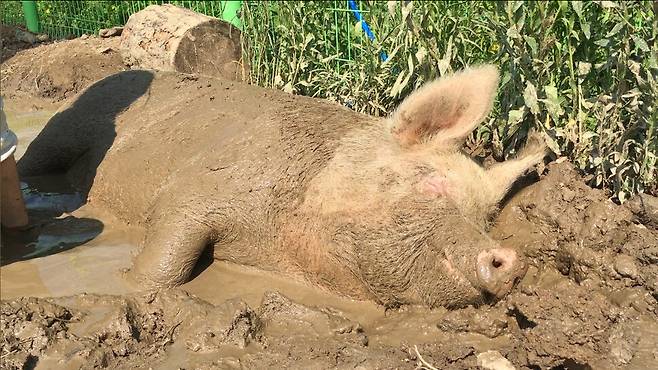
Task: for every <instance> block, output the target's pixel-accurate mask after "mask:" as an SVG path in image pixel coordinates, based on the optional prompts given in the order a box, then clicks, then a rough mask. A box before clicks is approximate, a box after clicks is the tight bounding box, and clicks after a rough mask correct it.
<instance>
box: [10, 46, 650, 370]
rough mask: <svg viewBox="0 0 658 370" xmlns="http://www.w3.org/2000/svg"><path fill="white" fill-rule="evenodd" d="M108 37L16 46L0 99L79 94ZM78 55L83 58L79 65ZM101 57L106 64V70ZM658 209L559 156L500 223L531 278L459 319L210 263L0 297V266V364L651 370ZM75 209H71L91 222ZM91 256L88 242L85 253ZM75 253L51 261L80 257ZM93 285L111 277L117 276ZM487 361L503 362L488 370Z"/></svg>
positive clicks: (496, 228)
mask: <svg viewBox="0 0 658 370" xmlns="http://www.w3.org/2000/svg"><path fill="white" fill-rule="evenodd" d="M105 42H112V39H110V40H109V41H107V40H100V39H93V40H92V39H88V40H79V39H78V40H73V41H68V42H62V43H56V44H52V45H42V46H39V47H36V48H34V49H29V50H24V51H22V52H19V53H18V54H17V55H16V56H15V57H14V58H11V59H10V60H8V61H7V63H6V65H7V66H12V68H13V71H24V74H23V75H21V74H17V76H24V77H22V78H18V77H16V76H14V73H12V74H11V76H14V77H11V76H10V75H9V74H5V68H6V67H5V65H3V66H2V69H3V94H9V95H10V96H12V97H13V96H17V95H18V94H19V93H20V94H26V96H27V95H28V94H33V96H35V97H37V98H44V97H46V98H49V99H63V98H65V97H67V96H69V95H67V94H73V93H75V92H76V91H79V90H80V89H81V88H82V87H84V86H86V85H89V84H90V82H92V81H93V79H92V78H91V77H92V75H91V74H86V73H77V72H75V70H84V68H89V69H88V70H87V71H94V73H98V74H97V75H96V76H98V78H100V77H103V76H104V75H101V74H102V73H106V74H110V73H112V71H111V70H112V69H113V68H117V69H115V71H116V70H120V68H122V67H121V66H120V65H119V64H110V62H108V60H109V59H112V58H114V57H115V55H113V54H114V52H111V53H109V54H93V53H92V51H96V50H97V48H96V46H99V45H98V44H103V43H105ZM58 45H59V46H60V48H61V49H62V50H61V54H60V50H59V49H58V48H57V46H58ZM72 45H77V46H75V47H73V46H72ZM100 46H102V45H100ZM47 47H51V48H52V49H48V51H45V48H47ZM78 47H80V48H84V49H78V50H77V52H78V53H79V57H78V58H75V59H71V53H72V52H73V50H74V49H77V48H78ZM81 50H86V51H85V52H84V53H83V52H82V51H81ZM67 53H68V54H67ZM47 54H48V55H50V56H47ZM83 54H84V57H83ZM56 56H57V58H60V59H59V60H60V61H61V62H62V65H60V67H62V68H64V69H63V70H62V71H65V70H67V69H68V71H69V72H67V73H62V75H65V76H66V78H64V80H65V79H68V80H67V81H68V82H67V83H66V84H65V83H59V85H57V86H60V87H61V88H60V89H59V90H58V89H52V88H50V89H40V88H33V85H34V81H35V80H37V78H36V77H37V76H38V73H37V72H38V71H39V68H34V66H42V65H43V66H44V67H43V69H44V70H45V69H48V74H47V76H50V77H48V78H49V79H51V81H53V80H52V78H53V77H52V76H57V75H58V73H59V72H58V71H59V68H60V67H55V65H52V66H51V65H50V64H49V63H50V62H51V60H52V61H56V60H58V59H56V58H55V57H56ZM116 57H117V58H118V55H116ZM32 58H42V59H38V60H33V59H32ZM103 58H105V59H104V60H105V61H104V62H102V63H106V64H103V66H104V67H103V68H105V69H100V67H99V66H100V65H101V60H102V59H103ZM112 60H114V59H112ZM65 61H66V63H64V62H65ZM72 61H76V63H72ZM67 63H69V64H67ZM78 63H80V65H78ZM86 63H91V64H89V65H87V64H86ZM63 65H65V67H63ZM45 66H49V67H48V68H46V67H45ZM49 68H52V69H49ZM28 75H29V76H31V77H26V76H28ZM10 77H11V78H10ZM5 78H8V80H7V81H10V84H8V85H7V86H9V89H8V90H5V89H4V84H5ZM58 81H59V80H58ZM62 81H63V80H62ZM53 85H54V83H53ZM40 86H46V85H40ZM64 86H66V87H64ZM67 91H68V93H67ZM49 94H50V95H49ZM10 124H11V122H10ZM558 162H559V163H558ZM656 209H657V207H656V198H651V197H643V198H637V199H635V200H633V201H631V202H628V203H627V204H625V205H623V206H619V205H616V204H614V203H612V202H610V201H609V200H608V194H606V193H605V192H604V191H601V190H595V189H592V188H590V187H588V186H586V185H585V183H584V181H583V179H582V177H581V176H580V175H579V174H578V172H577V171H576V170H575V169H574V167H573V166H572V165H570V164H569V163H568V162H565V161H561V162H560V161H557V162H554V163H552V164H550V165H549V166H548V167H547V168H546V170H545V173H544V174H542V176H541V177H540V179H539V181H538V182H535V183H533V184H531V185H529V186H527V187H525V188H524V189H523V190H521V191H519V192H518V193H517V194H516V195H515V196H514V197H512V198H511V199H510V200H509V201H508V202H507V204H506V206H505V207H504V209H503V210H502V212H501V213H500V215H499V216H498V217H497V219H496V220H495V223H494V225H493V227H492V230H491V235H492V236H493V237H494V238H495V239H497V240H499V241H500V243H501V245H502V246H512V247H518V248H521V249H522V250H523V251H524V252H525V254H526V255H527V256H528V257H529V258H530V260H531V264H532V266H531V268H530V269H529V272H528V274H527V275H526V277H525V278H524V280H523V281H522V282H521V283H520V284H519V286H518V287H517V288H516V289H515V290H514V291H513V292H512V293H511V294H510V295H509V296H507V297H506V298H504V299H503V300H501V301H499V302H498V303H496V304H494V305H492V306H483V307H468V308H464V309H459V310H452V311H448V310H445V309H437V310H428V309H425V308H419V307H402V308H399V309H396V310H388V311H385V310H384V308H381V307H373V305H372V304H369V303H365V302H364V303H362V302H348V303H345V300H343V299H340V298H338V297H332V296H331V295H329V294H325V293H322V294H324V295H322V296H321V295H320V293H308V294H306V293H304V294H306V295H305V296H303V295H302V294H301V293H300V292H301V291H304V292H307V291H309V290H311V289H310V288H308V287H307V288H295V287H294V286H293V287H292V288H286V287H285V286H284V285H282V284H281V283H280V279H279V280H277V279H275V278H268V277H267V276H266V275H260V274H253V275H249V273H247V272H245V271H246V270H244V269H243V268H240V267H235V266H233V267H231V269H229V273H228V274H224V275H221V276H220V275H213V274H212V273H211V272H212V271H211V270H213V269H212V268H208V269H207V270H206V271H204V272H203V274H202V275H200V276H199V277H197V278H196V279H195V280H193V281H192V282H190V283H189V284H188V285H187V286H184V287H182V288H178V289H172V290H166V291H162V292H160V293H157V294H145V293H140V292H129V293H126V294H123V295H121V294H118V293H114V292H113V293H111V294H107V293H103V294H77V293H75V294H73V293H71V294H52V289H50V291H51V294H48V289H45V288H44V287H43V286H40V287H39V288H35V287H34V285H29V284H25V287H24V288H22V290H20V291H19V292H20V294H15V293H16V290H13V292H14V294H12V295H13V297H7V295H6V293H5V292H7V291H12V290H11V289H10V290H7V289H8V287H7V286H5V283H7V284H9V283H10V282H12V281H13V280H12V276H11V273H12V271H14V270H21V269H23V273H25V271H27V268H28V265H27V264H26V262H25V261H23V262H16V263H13V264H9V265H5V266H3V267H2V268H1V269H0V272H2V282H3V287H2V289H3V294H5V296H4V297H2V299H3V301H2V303H1V304H0V316H1V319H2V320H1V322H0V364H1V367H2V368H3V369H5V368H6V369H23V368H43V369H49V368H65V369H66V368H83V369H94V368H121V369H123V368H153V369H159V368H183V369H193V368H194V369H215V368H221V369H225V368H299V369H309V368H311V369H315V368H341V369H342V368H360V369H371V368H385V369H389V368H400V369H413V368H417V367H419V366H424V367H425V368H429V366H430V365H431V366H434V367H435V368H437V369H444V368H445V369H466V368H475V367H477V366H478V365H480V366H483V367H485V368H498V369H503V368H505V367H503V365H504V362H505V361H509V362H510V363H511V364H512V365H513V366H514V367H516V368H520V369H525V368H530V369H537V368H541V369H550V368H567V369H586V368H595V369H607V368H625V369H644V368H651V367H652V366H654V364H655V363H656V362H657V361H658V302H657V300H658V227H657V226H658V222H657V219H658V218H657V217H656ZM81 210H82V211H81ZM81 210H78V211H75V212H73V214H74V215H75V216H77V217H81V216H87V214H85V213H84V212H87V211H86V210H84V209H81ZM105 227H106V230H105V231H104V232H103V234H101V236H99V237H98V238H97V239H96V242H98V240H99V239H102V240H101V241H107V240H118V239H120V238H121V237H123V234H122V232H120V230H119V231H117V229H113V228H112V225H111V222H108V223H107V224H106V225H105ZM108 230H109V231H108ZM124 234H125V233H124ZM117 235H121V236H117ZM4 236H5V235H3V237H4ZM135 239H138V238H135ZM7 240H8V239H7ZM3 243H6V241H3ZM92 244H93V243H92ZM3 248H4V249H5V251H6V248H7V245H6V244H5V245H3ZM95 248H97V249H98V247H95ZM89 250H93V245H92V247H90V248H87V249H85V250H84V251H86V252H88V251H89ZM99 250H100V249H99ZM114 250H117V248H116V247H114ZM76 251H77V249H75V250H71V251H66V252H61V253H58V254H56V255H54V256H64V257H65V256H78V257H80V256H82V253H83V252H79V253H78V252H76ZM86 252H85V253H86ZM3 253H6V252H4V251H3ZM75 253H78V254H75ZM104 258H105V259H107V260H108V262H109V260H110V258H109V257H108V256H106V257H104ZM39 260H40V261H42V263H45V262H43V261H49V260H48V259H46V258H44V259H39ZM51 261H52V260H51ZM108 262H104V261H102V260H101V261H100V262H96V264H97V265H98V266H101V265H102V264H103V263H108ZM22 264H23V265H22ZM214 266H224V265H223V264H222V263H215V264H214ZM31 268H34V267H31ZM93 268H94V267H92V269H93ZM113 268H114V267H113ZM48 271H49V275H48V276H44V277H43V280H44V281H46V282H49V283H50V284H51V286H52V284H54V283H53V281H55V280H57V279H58V276H57V274H58V273H59V274H64V272H63V271H60V270H58V269H51V270H48ZM88 274H92V275H93V272H88ZM95 275H99V274H98V273H96V274H95ZM20 276H21V278H23V279H26V280H29V279H30V278H28V277H26V276H28V275H27V274H26V273H25V274H24V275H20ZM67 276H68V275H67ZM80 276H83V275H80ZM231 276H232V277H234V278H233V279H228V278H227V277H231ZM220 277H221V279H220ZM95 279H96V280H103V279H107V282H106V284H114V282H115V280H113V279H114V278H113V277H110V276H95ZM80 283H81V282H80V281H65V282H64V283H63V284H62V285H67V284H68V285H69V286H70V285H77V284H80ZM101 283H102V282H98V281H96V282H95V284H97V285H102V284H101ZM43 285H45V284H43ZM256 286H258V287H264V289H265V290H271V292H264V290H263V291H260V290H258V289H255V288H254V287H256ZM259 289H260V288H259ZM118 290H121V289H118ZM226 291H230V292H232V293H231V294H226V293H225V292H226ZM276 291H282V292H284V293H278V292H276ZM190 292H191V293H190ZM17 295H18V296H19V297H17ZM49 295H54V296H55V297H48V296H49ZM231 295H232V297H231ZM20 296H23V297H20ZM30 296H32V297H30ZM34 296H41V297H42V298H36V297H34ZM288 296H289V297H290V298H287V297H288ZM321 297H322V298H321ZM210 302H212V303H210ZM489 351H493V352H489ZM421 356H422V359H421ZM505 359H506V360H505ZM494 360H497V361H498V367H486V366H490V365H486V364H487V363H488V362H491V361H494Z"/></svg>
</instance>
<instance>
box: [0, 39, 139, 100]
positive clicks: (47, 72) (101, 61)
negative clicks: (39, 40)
mask: <svg viewBox="0 0 658 370" xmlns="http://www.w3.org/2000/svg"><path fill="white" fill-rule="evenodd" d="M118 47H119V38H117V37H113V38H107V39H104V38H98V37H86V38H77V39H74V40H66V41H58V42H53V43H50V44H43V45H39V46H36V47H33V48H30V49H25V50H21V51H18V52H17V53H16V55H14V56H13V57H11V58H9V59H8V60H5V61H4V62H3V63H2V65H1V68H0V71H1V73H0V83H1V84H2V94H3V96H4V97H5V98H8V99H10V98H19V97H22V96H26V97H38V98H44V99H45V100H47V101H50V102H58V101H61V100H64V99H66V98H69V97H71V96H73V95H75V94H76V93H78V92H79V91H81V90H82V89H84V88H85V87H87V86H89V85H90V84H91V83H93V82H95V81H98V80H100V79H102V78H104V77H107V76H109V75H111V74H114V73H117V72H119V71H122V70H125V69H126V67H125V65H124V63H123V60H122V58H121V55H119V52H118Z"/></svg>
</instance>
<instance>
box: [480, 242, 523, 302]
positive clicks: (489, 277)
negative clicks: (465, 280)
mask: <svg viewBox="0 0 658 370" xmlns="http://www.w3.org/2000/svg"><path fill="white" fill-rule="evenodd" d="M527 270H528V265H527V264H526V263H525V261H524V260H523V258H521V257H520V256H519V254H518V253H517V252H516V251H515V250H513V249H509V248H496V249H490V250H486V251H482V252H480V254H478V256H477V277H478V281H479V282H480V286H481V289H482V290H484V291H485V292H487V293H489V294H491V295H493V296H494V297H496V298H502V297H503V296H505V295H506V294H507V293H509V292H510V291H511V290H512V288H513V287H514V285H515V284H516V283H517V282H518V281H520V280H521V278H523V276H524V275H525V273H526V271H527Z"/></svg>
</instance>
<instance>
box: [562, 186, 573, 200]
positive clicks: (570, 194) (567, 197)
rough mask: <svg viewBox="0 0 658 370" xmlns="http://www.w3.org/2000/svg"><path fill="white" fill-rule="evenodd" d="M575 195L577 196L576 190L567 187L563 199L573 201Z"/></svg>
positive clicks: (563, 192)
mask: <svg viewBox="0 0 658 370" xmlns="http://www.w3.org/2000/svg"><path fill="white" fill-rule="evenodd" d="M575 197H576V192H575V191H573V190H571V189H569V188H565V189H564V190H563V191H562V199H564V201H565V202H571V201H572V200H573V198H575Z"/></svg>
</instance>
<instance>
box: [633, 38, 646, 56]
mask: <svg viewBox="0 0 658 370" xmlns="http://www.w3.org/2000/svg"><path fill="white" fill-rule="evenodd" d="M631 38H632V39H633V42H634V43H635V46H637V47H638V49H640V50H642V51H643V52H645V53H648V52H649V50H650V49H649V45H648V44H647V42H646V41H644V39H643V38H641V37H639V36H636V35H631Z"/></svg>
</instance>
